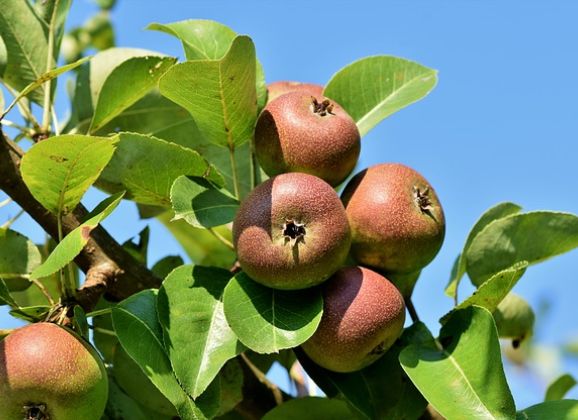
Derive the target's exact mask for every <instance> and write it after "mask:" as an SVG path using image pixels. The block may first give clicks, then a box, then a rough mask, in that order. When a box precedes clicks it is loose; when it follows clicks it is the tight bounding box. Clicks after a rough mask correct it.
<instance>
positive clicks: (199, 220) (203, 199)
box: [171, 176, 239, 228]
mask: <svg viewBox="0 0 578 420" xmlns="http://www.w3.org/2000/svg"><path fill="white" fill-rule="evenodd" d="M171 202H172V205H173V210H174V211H175V217H174V219H175V220H178V219H185V220H186V221H187V222H188V223H190V224H191V225H193V226H194V227H199V228H202V227H204V228H210V227H215V226H220V225H224V224H225V223H229V222H231V221H233V219H235V215H236V214H237V210H238V209H239V201H238V200H237V199H236V198H234V197H233V196H232V195H231V194H229V193H228V192H227V191H226V190H225V189H222V188H217V187H215V185H213V184H211V183H210V182H208V181H207V180H206V179H204V178H198V177H186V176H181V177H179V178H177V179H176V180H175V182H174V183H173V186H172V188H171Z"/></svg>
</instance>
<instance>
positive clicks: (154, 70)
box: [90, 56, 176, 133]
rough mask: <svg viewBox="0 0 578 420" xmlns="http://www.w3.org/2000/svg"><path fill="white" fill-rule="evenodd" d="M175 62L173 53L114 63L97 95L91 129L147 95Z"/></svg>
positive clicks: (97, 127) (92, 130)
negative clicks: (170, 55)
mask: <svg viewBox="0 0 578 420" xmlns="http://www.w3.org/2000/svg"><path fill="white" fill-rule="evenodd" d="M175 62H176V60H175V59H174V58H171V57H159V56H144V57H132V58H129V59H128V60H126V61H124V62H122V63H121V64H119V65H118V66H117V67H115V68H114V69H113V70H112V72H111V73H110V74H109V75H108V77H107V78H106V80H105V81H104V84H103V85H102V88H101V90H100V94H99V95H98V102H97V103H96V109H95V110H94V116H93V117H92V124H91V126H90V132H91V133H94V132H96V131H97V130H98V129H99V128H101V127H103V126H104V125H105V124H107V123H108V122H109V121H111V120H112V119H113V118H115V117H116V116H118V115H119V114H120V113H121V112H122V111H124V110H125V109H127V108H128V107H130V106H131V105H133V104H134V103H135V102H137V101H138V100H139V99H141V98H142V97H144V96H145V95H146V94H147V93H148V92H149V91H150V90H151V89H153V88H154V87H155V86H156V84H157V82H158V80H159V78H160V77H161V76H162V75H163V74H164V72H165V71H166V70H167V69H169V68H170V67H171V66H172V65H173V64H174V63H175ZM127 86H130V88H129V89H127Z"/></svg>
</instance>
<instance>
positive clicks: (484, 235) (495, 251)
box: [466, 211, 578, 286]
mask: <svg viewBox="0 0 578 420" xmlns="http://www.w3.org/2000/svg"><path fill="white" fill-rule="evenodd" d="M576 247H578V216H576V215H573V214H568V213H556V212H549V211H537V212H531V213H523V214H514V215H511V216H507V217H504V218H502V219H498V220H495V221H493V222H491V223H490V224H488V225H487V226H486V227H485V228H484V229H483V230H482V231H481V232H480V233H478V234H477V235H476V237H475V238H474V240H473V241H472V243H471V245H470V247H469V249H468V251H467V253H466V261H467V271H468V276H469V277H470V279H471V280H472V283H473V284H474V285H476V286H477V285H480V284H482V283H483V282H484V281H486V280H487V279H488V278H490V277H491V276H492V275H493V274H494V273H497V272H499V271H501V270H503V269H505V268H507V267H511V266H512V265H514V264H515V263H517V262H520V261H528V263H530V264H535V263H538V262H541V261H544V260H546V259H548V258H550V257H553V256H555V255H559V254H562V253H564V252H567V251H570V250H572V249H574V248H576Z"/></svg>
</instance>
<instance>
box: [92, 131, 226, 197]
mask: <svg viewBox="0 0 578 420" xmlns="http://www.w3.org/2000/svg"><path fill="white" fill-rule="evenodd" d="M119 139H120V141H119V143H118V147H117V150H116V153H115V154H114V156H113V157H112V159H111V160H110V163H109V164H108V166H107V167H106V168H105V169H104V171H103V172H102V175H101V177H100V179H99V180H98V184H97V185H99V186H100V187H102V188H104V189H106V190H108V191H119V190H126V191H127V198H129V199H131V200H134V201H136V202H138V203H142V204H151V205H158V206H163V207H170V198H169V195H170V189H171V185H172V184H173V182H174V180H175V179H176V178H178V177H179V176H181V175H191V176H198V177H206V178H208V179H211V180H212V181H214V182H217V183H219V182H222V178H221V177H220V174H218V173H217V171H216V170H215V169H214V168H211V167H210V166H209V164H208V163H207V161H206V160H205V159H203V158H202V157H201V155H199V154H198V153H197V152H195V151H194V150H191V149H187V148H184V147H181V146H179V145H176V144H174V143H169V142H167V141H164V140H160V139H157V138H154V137H149V136H144V135H141V134H135V133H120V134H119Z"/></svg>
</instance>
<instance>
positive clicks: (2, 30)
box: [0, 0, 48, 104]
mask: <svg viewBox="0 0 578 420" xmlns="http://www.w3.org/2000/svg"><path fill="white" fill-rule="evenodd" d="M0 10H2V13H0V37H2V39H3V41H4V45H5V47H6V55H7V63H6V68H5V69H4V72H3V75H2V79H3V80H4V82H5V83H6V84H7V85H8V86H10V87H12V88H13V89H15V90H17V91H20V90H22V89H24V88H25V87H26V86H27V85H29V84H30V83H32V82H34V81H35V80H38V79H39V78H40V76H41V75H42V73H44V72H45V71H46V57H47V55H48V41H47V38H46V32H45V31H44V24H43V23H42V22H41V21H40V19H39V18H38V17H37V16H36V14H35V13H34V11H33V10H32V6H31V5H30V4H29V2H27V1H14V0H0ZM44 89H45V88H44V87H42V88H41V89H39V90H36V91H33V92H32V93H31V94H30V99H32V100H33V101H35V102H36V103H38V104H42V101H43V97H44Z"/></svg>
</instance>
